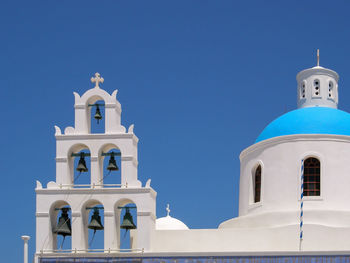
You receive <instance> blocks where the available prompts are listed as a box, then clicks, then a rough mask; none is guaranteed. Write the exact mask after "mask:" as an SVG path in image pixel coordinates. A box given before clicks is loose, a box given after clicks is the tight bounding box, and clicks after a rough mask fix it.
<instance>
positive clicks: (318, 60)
mask: <svg viewBox="0 0 350 263" xmlns="http://www.w3.org/2000/svg"><path fill="white" fill-rule="evenodd" d="M319 66H320V50H319V49H317V67H319Z"/></svg>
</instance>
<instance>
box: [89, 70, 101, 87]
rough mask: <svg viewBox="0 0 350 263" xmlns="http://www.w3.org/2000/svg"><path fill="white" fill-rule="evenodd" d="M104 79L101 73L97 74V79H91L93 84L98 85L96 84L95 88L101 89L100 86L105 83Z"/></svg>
mask: <svg viewBox="0 0 350 263" xmlns="http://www.w3.org/2000/svg"><path fill="white" fill-rule="evenodd" d="M103 81H104V79H103V78H102V77H101V75H100V73H98V72H96V73H95V77H92V78H91V82H92V83H96V84H95V88H99V87H100V86H99V84H100V83H103Z"/></svg>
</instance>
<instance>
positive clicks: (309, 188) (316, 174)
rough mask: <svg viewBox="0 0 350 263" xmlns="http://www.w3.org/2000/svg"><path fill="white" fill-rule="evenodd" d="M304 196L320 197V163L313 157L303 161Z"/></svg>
mask: <svg viewBox="0 0 350 263" xmlns="http://www.w3.org/2000/svg"><path fill="white" fill-rule="evenodd" d="M303 181H304V187H303V189H304V192H303V193H304V196H320V195H321V163H320V161H319V160H318V159H317V158H315V157H309V158H307V159H306V160H305V161H304V180H303Z"/></svg>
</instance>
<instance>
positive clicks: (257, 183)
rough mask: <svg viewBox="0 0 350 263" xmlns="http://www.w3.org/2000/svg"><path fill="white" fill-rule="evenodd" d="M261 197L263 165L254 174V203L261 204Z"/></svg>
mask: <svg viewBox="0 0 350 263" xmlns="http://www.w3.org/2000/svg"><path fill="white" fill-rule="evenodd" d="M260 197H261V165H259V166H258V167H257V168H256V170H255V174H254V203H258V202H260V199H261V198H260Z"/></svg>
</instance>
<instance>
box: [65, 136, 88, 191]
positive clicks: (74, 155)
mask: <svg viewBox="0 0 350 263" xmlns="http://www.w3.org/2000/svg"><path fill="white" fill-rule="evenodd" d="M90 157H91V151H90V148H89V147H88V146H87V145H86V144H81V143H79V144H75V145H73V146H72V147H71V148H70V149H69V151H68V156H67V160H68V171H67V174H68V176H69V181H70V182H71V185H72V186H74V185H76V184H90V183H91V161H90ZM84 166H85V168H86V169H84ZM78 179H79V181H78ZM82 179H83V180H82Z"/></svg>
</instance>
